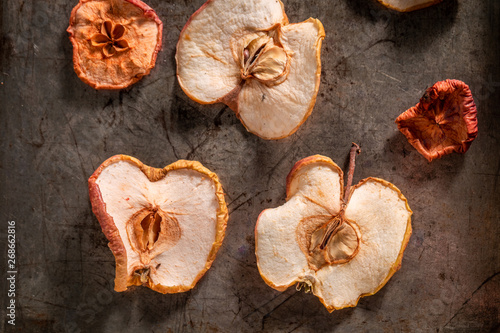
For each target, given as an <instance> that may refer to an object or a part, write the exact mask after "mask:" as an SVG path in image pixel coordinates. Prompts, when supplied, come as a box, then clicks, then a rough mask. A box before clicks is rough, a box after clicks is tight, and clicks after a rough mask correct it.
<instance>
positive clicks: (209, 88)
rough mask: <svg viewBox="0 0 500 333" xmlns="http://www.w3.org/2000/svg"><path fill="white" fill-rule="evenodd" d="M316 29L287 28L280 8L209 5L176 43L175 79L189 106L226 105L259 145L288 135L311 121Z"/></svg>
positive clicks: (223, 1) (214, 1)
mask: <svg viewBox="0 0 500 333" xmlns="http://www.w3.org/2000/svg"><path fill="white" fill-rule="evenodd" d="M324 36H325V33H324V29H323V25H322V24H321V22H320V21H318V20H316V19H312V18H310V19H308V20H306V21H304V22H302V23H296V24H288V19H287V17H286V15H285V12H284V8H283V4H282V3H281V1H279V0H276V1H269V0H247V1H240V0H209V1H207V2H206V3H205V4H204V5H203V6H202V7H201V8H200V9H199V10H198V11H196V12H195V13H194V14H193V15H192V16H191V18H190V19H189V21H188V22H187V23H186V25H185V26H184V29H183V30H182V32H181V34H180V37H179V42H178V43H177V53H176V60H177V78H178V80H179V84H180V86H181V88H182V89H183V90H184V92H185V93H186V94H187V95H188V96H189V97H190V98H191V99H193V100H195V101H197V102H199V103H202V104H210V103H217V102H222V103H225V104H226V105H228V106H229V107H230V108H231V109H232V110H233V111H234V112H235V113H236V115H237V116H238V118H239V119H240V120H241V122H242V123H243V125H244V126H245V127H246V128H247V130H248V131H250V132H252V133H254V134H256V135H258V136H260V137H262V138H264V139H280V138H284V137H287V136H289V135H291V134H292V133H294V132H295V131H296V130H297V129H298V128H299V126H300V125H301V124H302V123H303V122H304V121H305V120H306V119H307V117H308V116H309V115H310V114H311V111H312V109H313V107H314V104H315V101H316V95H317V92H318V89H319V82H320V75H321V60H320V51H321V42H322V40H323V38H324Z"/></svg>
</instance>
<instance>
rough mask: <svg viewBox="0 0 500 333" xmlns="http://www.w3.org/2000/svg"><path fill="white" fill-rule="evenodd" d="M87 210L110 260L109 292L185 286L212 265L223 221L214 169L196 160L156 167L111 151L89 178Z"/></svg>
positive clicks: (168, 290) (170, 290) (172, 290)
mask: <svg viewBox="0 0 500 333" xmlns="http://www.w3.org/2000/svg"><path fill="white" fill-rule="evenodd" d="M89 194H90V201H91V203H92V210H93V212H94V214H95V215H96V216H97V219H98V220H99V223H100V224H101V227H102V230H103V232H104V234H105V235H106V237H107V238H108V240H109V247H110V248H111V251H112V252H113V254H114V256H115V259H116V276H115V290H116V291H124V290H126V289H127V287H129V286H133V285H144V286H147V287H149V288H151V289H153V290H155V291H158V292H161V293H177V292H182V291H186V290H189V289H191V288H193V287H194V286H195V284H196V283H197V281H198V280H199V279H200V278H201V277H202V276H203V275H204V274H205V272H206V271H207V270H208V269H209V268H210V266H211V265H212V262H213V261H214V259H215V255H216V254H217V251H218V249H219V247H220V246H221V244H222V240H223V239H224V234H225V229H226V223H227V219H228V213H227V207H226V202H225V200H224V193H223V190H222V186H221V184H220V182H219V180H218V178H217V175H216V174H215V173H213V172H211V171H210V170H208V169H206V168H205V167H203V166H202V165H201V164H200V163H199V162H196V161H185V160H180V161H177V162H175V163H172V164H170V165H168V166H166V167H165V168H163V169H156V168H152V167H149V166H146V165H144V164H143V163H141V162H140V161H139V160H137V159H135V158H133V157H130V156H126V155H116V156H113V157H111V158H109V159H107V160H106V161H105V162H104V163H103V164H101V166H100V167H99V168H98V169H97V170H96V171H95V172H94V174H93V175H92V176H91V177H90V179H89Z"/></svg>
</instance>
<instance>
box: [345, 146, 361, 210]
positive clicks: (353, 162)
mask: <svg viewBox="0 0 500 333" xmlns="http://www.w3.org/2000/svg"><path fill="white" fill-rule="evenodd" d="M360 153H361V148H360V147H359V145H358V144H357V143H354V142H353V143H352V147H351V151H350V153H349V154H350V160H349V173H348V175H347V185H346V187H345V194H344V205H347V201H348V200H349V196H350V194H351V185H352V177H353V176H354V168H355V167H356V155H359V154H360Z"/></svg>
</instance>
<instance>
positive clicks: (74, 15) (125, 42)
mask: <svg viewBox="0 0 500 333" xmlns="http://www.w3.org/2000/svg"><path fill="white" fill-rule="evenodd" d="M162 29H163V24H162V22H161V20H160V18H159V17H158V15H156V13H155V11H154V10H153V9H151V7H149V6H148V5H146V4H145V3H144V2H142V1H140V0H80V2H79V3H78V5H76V7H75V8H73V10H72V11H71V16H70V21H69V27H68V30H67V31H68V32H69V34H70V37H69V39H70V40H71V43H72V44H73V65H74V69H75V72H76V74H77V75H78V77H79V78H80V79H81V80H82V81H83V82H85V83H87V84H88V85H90V86H91V87H93V88H95V89H123V88H126V87H128V86H130V85H132V84H133V83H135V82H137V81H139V80H140V79H141V78H142V77H143V76H145V75H147V74H149V72H150V71H151V69H152V68H153V67H154V66H155V62H156V56H157V54H158V52H159V51H160V49H161V38H162Z"/></svg>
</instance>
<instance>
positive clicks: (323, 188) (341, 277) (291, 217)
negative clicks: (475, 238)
mask: <svg viewBox="0 0 500 333" xmlns="http://www.w3.org/2000/svg"><path fill="white" fill-rule="evenodd" d="M358 148H359V147H357V145H353V148H352V149H351V163H350V170H349V174H348V181H347V185H346V188H345V192H344V186H343V173H342V170H341V169H340V168H339V167H338V166H337V165H336V164H335V163H334V162H333V161H332V160H331V159H329V158H327V157H324V156H320V155H316V156H311V157H308V158H305V159H303V160H301V161H299V162H297V163H296V164H295V166H294V167H293V169H292V171H291V172H290V174H289V175H288V177H287V202H286V203H285V204H284V205H282V206H280V207H277V208H274V209H266V210H264V211H263V212H262V213H261V214H260V215H259V218H258V220H257V224H256V226H255V243H256V245H255V246H256V249H255V254H256V256H257V266H258V268H259V272H260V274H261V276H262V278H263V279H264V281H265V282H266V283H267V284H268V285H269V286H271V287H273V288H275V289H277V290H285V289H286V288H288V287H289V286H291V285H293V284H295V283H299V285H298V286H297V289H301V288H302V286H304V287H305V290H306V292H307V291H312V292H313V293H314V294H315V295H316V296H318V297H319V298H320V300H321V302H322V303H323V304H324V305H325V307H326V308H327V309H328V311H330V312H331V311H333V310H335V309H341V308H344V307H349V306H356V304H357V302H358V300H359V298H361V297H363V296H367V295H372V294H374V293H376V292H377V291H378V290H379V289H380V288H382V287H383V286H384V285H385V284H386V283H387V281H388V280H389V279H390V278H391V276H392V275H393V274H394V272H396V271H397V270H398V269H399V267H400V265H401V260H402V257H403V252H404V250H405V248H406V245H407V243H408V240H409V237H410V235H411V220H410V217H411V214H412V211H411V210H410V207H409V206H408V202H407V200H406V198H405V197H404V196H403V195H402V194H401V192H400V191H399V190H398V189H397V188H396V187H395V186H394V185H392V184H391V183H388V182H386V181H385V180H382V179H378V178H372V177H370V178H367V179H364V180H362V181H361V182H360V183H359V184H358V185H356V186H353V187H352V188H351V184H352V177H353V173H354V158H355V156H356V153H357V152H358Z"/></svg>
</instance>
